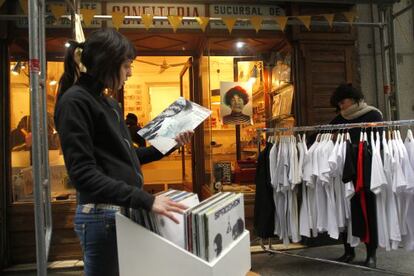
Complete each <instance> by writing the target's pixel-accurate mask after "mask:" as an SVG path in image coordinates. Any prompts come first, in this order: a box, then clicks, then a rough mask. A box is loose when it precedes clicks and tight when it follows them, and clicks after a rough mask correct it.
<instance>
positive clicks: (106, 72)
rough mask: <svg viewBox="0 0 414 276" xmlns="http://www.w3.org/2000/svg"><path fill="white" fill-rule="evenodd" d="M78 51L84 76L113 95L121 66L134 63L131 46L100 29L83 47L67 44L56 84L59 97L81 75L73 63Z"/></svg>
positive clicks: (120, 38)
mask: <svg viewBox="0 0 414 276" xmlns="http://www.w3.org/2000/svg"><path fill="white" fill-rule="evenodd" d="M77 49H82V54H81V58H80V61H81V63H82V64H83V65H84V66H85V67H86V70H87V74H88V75H90V76H92V77H93V78H94V79H96V80H97V81H99V82H101V83H102V84H103V87H104V88H109V89H112V91H114V92H116V91H117V90H118V84H119V78H120V76H119V72H120V69H121V65H122V63H124V62H125V61H126V60H130V59H131V60H133V59H135V56H136V52H135V47H134V45H133V44H132V43H131V42H130V41H129V40H128V39H127V38H126V37H125V36H123V35H122V34H121V33H119V32H117V31H116V30H114V29H100V30H97V31H94V32H93V33H91V34H90V35H89V37H88V38H87V39H86V41H85V42H83V43H78V42H76V41H69V47H68V49H67V51H66V55H65V63H64V73H63V75H62V77H61V78H60V81H59V97H60V96H61V95H62V94H63V93H64V92H65V91H66V90H68V89H69V87H71V86H72V85H73V84H74V83H75V82H76V80H77V79H78V77H79V75H80V68H79V65H78V64H77V62H76V60H75V53H76V50H77Z"/></svg>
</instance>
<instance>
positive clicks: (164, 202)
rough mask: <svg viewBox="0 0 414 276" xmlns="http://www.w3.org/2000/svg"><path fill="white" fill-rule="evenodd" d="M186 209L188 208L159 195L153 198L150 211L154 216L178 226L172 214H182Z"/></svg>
mask: <svg viewBox="0 0 414 276" xmlns="http://www.w3.org/2000/svg"><path fill="white" fill-rule="evenodd" d="M187 208H188V207H187V206H185V205H184V204H181V203H177V202H175V201H173V200H171V199H170V198H169V197H166V196H163V195H160V196H157V197H156V198H155V200H154V203H153V205H152V210H151V211H153V212H154V213H156V214H160V215H163V216H166V217H168V218H169V219H171V220H172V221H174V222H175V223H177V224H178V223H179V221H178V220H177V219H176V218H175V216H174V213H179V214H182V213H183V211H184V210H185V209H187Z"/></svg>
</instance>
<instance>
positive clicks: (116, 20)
mask: <svg viewBox="0 0 414 276" xmlns="http://www.w3.org/2000/svg"><path fill="white" fill-rule="evenodd" d="M124 18H125V14H124V13H123V12H112V24H113V26H114V28H115V29H117V30H119V28H120V27H121V25H122V23H123V21H124Z"/></svg>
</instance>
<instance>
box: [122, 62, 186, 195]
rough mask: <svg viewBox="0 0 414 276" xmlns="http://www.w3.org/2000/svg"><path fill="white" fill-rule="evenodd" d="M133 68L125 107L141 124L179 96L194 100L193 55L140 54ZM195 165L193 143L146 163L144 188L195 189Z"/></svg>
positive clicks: (127, 84)
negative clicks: (191, 57) (193, 169)
mask: <svg viewBox="0 0 414 276" xmlns="http://www.w3.org/2000/svg"><path fill="white" fill-rule="evenodd" d="M132 70H133V72H132V76H131V77H130V78H129V79H128V81H127V82H126V84H125V87H124V99H123V107H124V113H125V116H126V115H127V114H128V113H133V114H135V115H136V116H137V117H138V123H139V125H140V126H141V127H143V126H145V125H146V124H147V123H149V122H150V121H151V120H152V119H154V118H155V117H156V116H157V115H158V114H159V113H161V112H162V111H163V110H164V109H165V108H167V107H168V106H169V105H170V104H171V103H172V102H174V101H175V100H177V99H178V97H180V96H183V97H184V98H186V99H188V100H192V91H193V88H192V67H191V62H190V57H188V56H140V57H139V58H137V59H136V60H134V62H133V69H132ZM147 146H149V145H148V143H147ZM192 164H193V162H192V145H187V146H185V147H182V148H180V149H178V150H175V151H174V152H172V153H171V154H169V155H168V156H165V157H164V158H163V159H161V160H159V161H155V162H151V163H149V164H144V165H142V171H143V174H144V183H145V184H144V189H145V190H147V191H149V192H151V193H157V192H160V191H163V190H166V189H169V188H174V189H180V190H183V189H185V190H188V191H192V190H193V187H192V185H193V180H192V176H193V172H192V168H193V165H192Z"/></svg>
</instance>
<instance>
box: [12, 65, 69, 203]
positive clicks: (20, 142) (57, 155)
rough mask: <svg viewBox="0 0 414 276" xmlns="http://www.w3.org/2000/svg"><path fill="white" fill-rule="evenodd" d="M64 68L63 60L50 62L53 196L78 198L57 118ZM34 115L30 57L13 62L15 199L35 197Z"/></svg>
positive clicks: (51, 177) (48, 96)
mask: <svg viewBox="0 0 414 276" xmlns="http://www.w3.org/2000/svg"><path fill="white" fill-rule="evenodd" d="M62 72H63V62H48V63H47V81H46V101H47V107H46V109H47V133H48V149H49V165H50V167H49V168H50V183H51V193H52V200H68V199H74V198H75V195H76V193H75V190H74V189H73V187H72V186H71V185H70V182H69V179H68V176H67V172H66V168H65V164H64V161H63V155H62V151H61V150H60V144H59V138H58V135H57V132H56V129H55V125H54V121H53V114H54V107H55V101H56V94H57V86H58V80H59V78H60V76H61V74H62ZM30 115H31V114H30V93H29V73H28V68H27V61H17V62H11V67H10V127H11V132H10V160H11V179H12V189H11V191H12V200H13V202H22V201H23V202H24V201H29V202H30V201H33V177H32V166H31V118H30Z"/></svg>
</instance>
